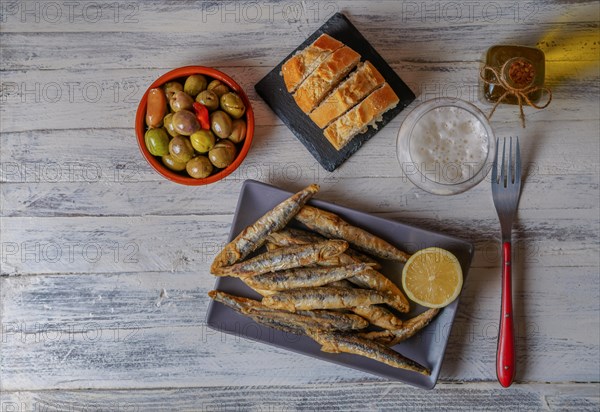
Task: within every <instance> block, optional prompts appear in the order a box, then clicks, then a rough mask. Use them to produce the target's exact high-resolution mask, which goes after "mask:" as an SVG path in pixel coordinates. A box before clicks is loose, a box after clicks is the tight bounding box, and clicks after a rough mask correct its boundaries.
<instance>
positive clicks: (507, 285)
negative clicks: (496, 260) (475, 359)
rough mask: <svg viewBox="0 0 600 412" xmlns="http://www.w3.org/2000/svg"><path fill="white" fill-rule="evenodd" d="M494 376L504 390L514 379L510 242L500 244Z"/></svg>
mask: <svg viewBox="0 0 600 412" xmlns="http://www.w3.org/2000/svg"><path fill="white" fill-rule="evenodd" d="M496 375H497V376H498V381H499V382H500V384H501V385H502V386H504V387H505V388H507V387H509V386H510V385H511V384H512V382H513V379H514V377H515V335H514V326H513V309H512V282H511V251H510V242H504V243H502V306H501V313H500V332H499V333H498V353H497V356H496Z"/></svg>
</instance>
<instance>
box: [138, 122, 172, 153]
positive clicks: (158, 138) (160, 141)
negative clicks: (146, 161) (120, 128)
mask: <svg viewBox="0 0 600 412" xmlns="http://www.w3.org/2000/svg"><path fill="white" fill-rule="evenodd" d="M144 142H145V143H146V148H148V151H149V152H150V153H151V154H152V155H153V156H164V155H166V154H168V153H169V135H167V132H166V130H165V129H163V128H162V127H161V128H160V129H148V131H147V132H146V134H145V135H144Z"/></svg>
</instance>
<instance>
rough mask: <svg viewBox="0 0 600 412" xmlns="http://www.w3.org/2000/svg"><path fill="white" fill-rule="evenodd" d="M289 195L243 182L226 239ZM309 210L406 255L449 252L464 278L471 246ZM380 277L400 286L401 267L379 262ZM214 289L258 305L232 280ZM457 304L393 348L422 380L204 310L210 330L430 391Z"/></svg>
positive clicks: (351, 214) (359, 215)
mask: <svg viewBox="0 0 600 412" xmlns="http://www.w3.org/2000/svg"><path fill="white" fill-rule="evenodd" d="M290 195H291V193H289V192H286V191H285V190H281V189H279V188H276V187H273V186H270V185H267V184H264V183H260V182H256V181H253V180H247V181H246V182H244V185H243V187H242V191H241V194H240V197H239V200H238V205H237V209H236V211H235V215H234V217H233V222H232V224H231V233H230V235H229V239H230V240H231V239H233V238H234V237H235V236H237V234H238V233H240V232H241V231H242V230H243V229H244V228H246V227H247V226H249V225H251V224H252V223H254V222H255V221H256V220H257V219H258V218H260V217H261V216H262V215H264V214H265V213H266V212H267V211H269V210H271V209H272V208H273V207H275V206H276V205H277V204H279V203H280V202H281V201H283V200H284V199H286V198H288V197H289V196H290ZM310 204H312V205H314V206H316V207H320V208H322V209H325V210H329V211H331V212H334V213H336V214H338V215H339V216H341V217H342V218H343V219H344V220H346V221H347V222H348V223H351V224H353V225H356V226H359V227H361V228H363V229H366V230H368V231H369V232H371V233H373V234H375V235H377V236H379V237H381V238H383V239H385V240H387V241H388V242H390V243H392V244H393V245H395V246H397V247H399V248H400V249H403V250H405V251H407V252H408V253H414V252H416V251H417V250H419V249H424V248H426V247H431V246H437V247H441V248H443V249H446V250H449V251H450V252H452V253H453V254H454V255H455V256H456V257H457V258H458V260H459V262H460V264H461V266H462V270H463V275H464V276H466V274H467V271H468V269H469V266H470V264H471V259H472V257H473V252H474V248H473V245H472V244H471V243H468V242H465V241H464V240H460V239H457V238H454V237H450V236H446V235H442V234H438V233H435V232H430V231H427V230H423V229H418V228H415V227H413V226H409V225H405V224H403V223H399V222H395V221H393V220H387V219H383V218H380V217H377V216H373V215H370V214H368V213H363V212H359V211H356V210H353V209H349V208H346V207H343V206H338V205H334V204H331V203H327V202H323V201H320V200H311V201H310ZM382 273H384V274H385V275H386V276H388V277H389V278H390V279H391V280H393V281H394V282H395V283H396V284H398V285H400V283H401V282H400V274H401V273H402V264H400V263H395V262H384V265H383V269H382ZM215 289H218V290H222V291H224V292H228V293H232V294H234V295H238V296H246V297H249V298H254V299H260V296H259V295H258V294H257V293H256V292H254V291H253V290H252V289H250V288H249V287H248V286H246V285H245V284H244V283H243V282H242V281H241V280H239V279H236V278H230V277H222V278H221V277H220V278H217V281H216V284H215ZM458 301H459V299H457V300H455V301H454V302H452V303H451V304H450V305H448V306H447V307H445V308H444V309H443V310H442V311H441V312H440V314H439V315H438V316H437V317H436V318H435V319H434V320H433V321H432V322H431V323H430V324H429V325H428V326H427V327H426V328H425V329H424V330H423V331H421V332H420V333H419V334H417V335H415V336H413V337H412V338H411V339H409V340H407V341H406V342H402V343H400V344H398V345H396V346H394V348H393V349H394V350H396V351H397V352H399V353H401V354H403V355H404V356H407V357H408V358H410V359H413V360H415V361H417V362H419V363H420V364H422V365H425V366H427V367H429V368H431V376H423V375H421V374H419V373H415V372H411V371H407V370H404V369H397V368H393V367H391V366H388V365H385V364H383V363H380V362H377V361H374V360H371V359H368V358H364V357H361V356H357V355H351V354H344V353H342V354H332V353H325V352H321V351H320V346H319V345H318V344H317V343H315V342H314V341H313V340H311V339H310V338H308V337H304V336H296V335H292V334H288V333H285V332H281V331H278V330H274V329H271V328H267V327H265V326H261V325H259V324H256V323H255V322H253V321H252V320H250V319H249V318H247V317H245V316H243V315H240V314H239V313H237V312H235V311H234V310H233V309H230V308H228V307H226V306H224V305H222V304H220V303H216V302H211V303H210V305H209V308H208V314H207V319H206V323H207V324H208V326H210V327H211V328H213V329H216V330H219V331H222V332H226V333H231V334H235V335H236V336H242V337H245V338H248V339H252V340H255V341H258V342H263V343H266V344H269V345H274V346H278V347H280V348H285V349H288V350H291V351H294V352H298V353H301V354H304V355H308V356H312V357H315V358H318V359H323V360H326V361H329V362H333V363H337V364H339V365H344V366H348V367H351V368H355V369H359V370H361V371H364V372H369V373H373V374H375V375H379V376H383V377H386V378H390V379H395V380H399V381H402V382H405V383H408V384H411V385H414V386H418V387H421V388H425V389H432V388H433V387H434V386H435V384H436V382H437V378H438V375H439V373H440V369H441V367H442V360H443V357H444V352H445V350H446V344H447V343H448V338H449V336H450V330H451V328H452V323H453V322H454V317H455V315H456V308H457V306H458ZM424 310H425V308H423V307H421V306H418V305H415V304H413V308H412V310H411V312H410V313H409V314H407V315H406V317H407V318H408V317H412V316H415V315H417V314H419V313H421V312H423V311H424Z"/></svg>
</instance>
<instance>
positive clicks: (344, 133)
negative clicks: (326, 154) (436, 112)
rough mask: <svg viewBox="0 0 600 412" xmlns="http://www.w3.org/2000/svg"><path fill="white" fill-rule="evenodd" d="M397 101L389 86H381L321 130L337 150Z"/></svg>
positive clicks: (372, 123)
mask: <svg viewBox="0 0 600 412" xmlns="http://www.w3.org/2000/svg"><path fill="white" fill-rule="evenodd" d="M398 102H399V99H398V96H396V93H394V90H392V88H391V86H390V85H389V84H387V83H384V85H383V86H382V87H380V88H379V89H377V90H375V91H374V92H372V93H371V94H370V95H368V96H367V97H366V98H365V99H364V100H363V101H362V102H360V103H359V104H358V105H356V106H354V108H353V109H351V110H350V111H349V112H347V113H346V114H345V115H343V116H341V117H340V118H338V119H337V120H336V121H335V122H333V123H331V124H330V125H329V126H328V127H327V128H326V129H325V131H324V132H323V134H324V135H325V137H326V138H327V140H329V142H330V143H331V144H332V145H333V147H335V148H336V149H337V150H340V149H342V148H343V147H344V146H345V145H346V144H347V143H348V142H349V141H350V140H351V139H352V138H353V137H354V136H356V135H357V134H359V133H363V132H365V131H366V130H367V128H368V127H369V126H370V125H373V126H376V125H375V123H376V122H378V121H380V120H381V116H382V115H383V114H384V113H385V112H387V111H388V110H389V109H391V108H392V107H395V106H396V105H397V104H398Z"/></svg>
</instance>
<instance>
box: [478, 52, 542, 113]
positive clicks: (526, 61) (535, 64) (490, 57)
mask: <svg viewBox="0 0 600 412" xmlns="http://www.w3.org/2000/svg"><path fill="white" fill-rule="evenodd" d="M509 61H510V62H509ZM506 62H509V63H508V64H507V65H506V66H504V64H505V63H506ZM545 62H546V58H545V56H544V52H543V51H541V50H540V49H538V48H536V47H526V46H511V45H497V46H492V47H490V48H489V49H488V51H487V54H486V58H485V65H486V66H490V67H493V68H495V69H496V70H498V72H499V73H500V75H501V76H502V77H503V78H504V80H505V81H506V82H507V84H508V85H510V86H511V87H514V88H516V89H524V88H526V87H530V86H531V87H542V86H543V85H544V76H545ZM503 66H504V67H505V70H504V71H503V72H502V71H501V69H502V67H503ZM484 78H485V79H486V80H487V81H490V82H495V83H498V79H496V78H495V76H494V74H493V73H492V72H491V71H490V70H486V71H485V73H484ZM505 91H506V89H505V88H504V87H502V86H498V85H494V84H490V83H484V84H483V95H484V97H485V99H486V100H487V101H488V102H491V103H496V102H497V101H498V99H499V98H500V96H502V95H503V94H504V92H505ZM527 96H528V97H529V99H530V100H531V101H532V102H533V103H535V102H537V101H539V100H540V97H541V96H542V91H541V90H537V91H535V92H533V93H529V94H528V95H527ZM502 103H507V104H518V100H517V98H516V96H515V95H513V94H509V95H508V96H506V97H505V98H504V100H502Z"/></svg>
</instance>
